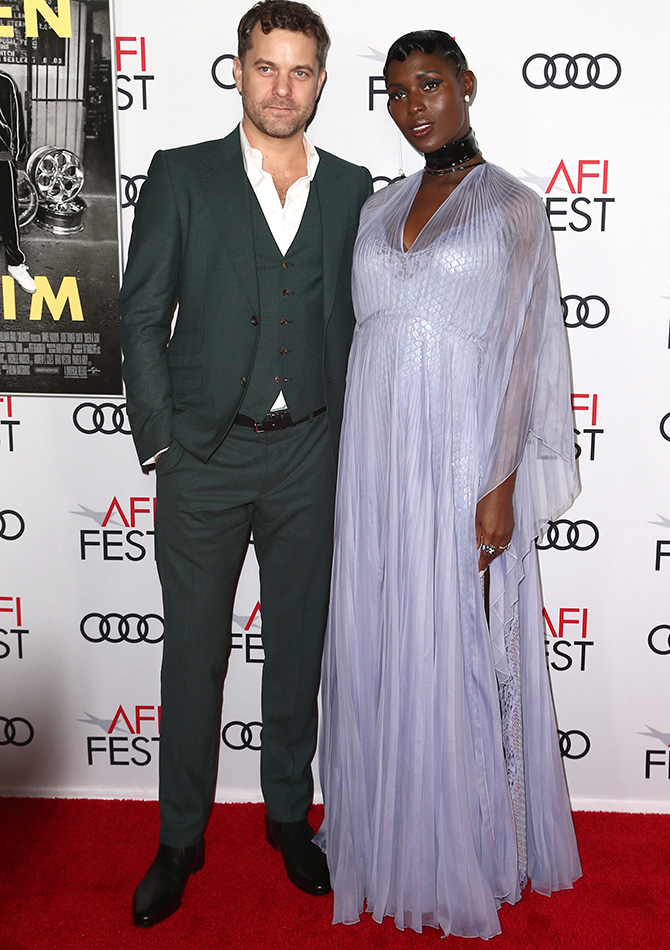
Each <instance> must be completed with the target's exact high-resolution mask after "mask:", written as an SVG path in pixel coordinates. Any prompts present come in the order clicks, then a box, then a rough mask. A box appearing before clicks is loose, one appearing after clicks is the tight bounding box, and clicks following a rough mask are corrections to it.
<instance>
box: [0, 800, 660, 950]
mask: <svg viewBox="0 0 670 950" xmlns="http://www.w3.org/2000/svg"><path fill="white" fill-rule="evenodd" d="M313 817H314V820H315V822H318V821H319V820H320V813H319V812H318V811H317V810H316V809H315V813H314V816H313ZM575 823H576V826H577V836H578V840H579V845H580V852H581V856H582V864H583V868H584V877H583V878H582V879H581V880H579V881H577V884H576V885H575V888H574V890H572V891H563V892H561V893H559V894H555V895H554V896H553V897H551V898H546V897H542V896H540V895H537V894H532V893H530V891H528V890H527V891H526V893H525V895H524V897H523V899H522V900H521V902H520V903H519V904H517V905H516V906H515V907H508V906H507V905H505V906H504V907H503V909H502V911H501V924H502V929H503V933H502V935H501V936H499V937H495V938H494V940H493V941H492V942H491V943H488V944H486V945H487V946H491V947H492V948H494V950H512V948H514V950H525V948H532V950H550V948H551V950H638V948H645V950H647V948H654V950H665V948H669V947H670V901H669V900H668V890H669V889H670V873H669V868H670V815H617V814H599V813H592V812H581V813H577V814H576V815H575ZM157 827H158V808H157V805H155V804H154V803H147V802H119V801H112V802H107V801H102V802H101V801H76V800H75V801H65V800H45V799H14V798H5V799H0V861H1V864H0V867H1V868H2V871H1V872H0V880H1V881H2V885H1V886H0V948H1V950H61V948H62V950H80V948H82V950H112V948H114V950H135V948H142V950H181V948H189V950H200V948H204V950H208V948H210V947H211V948H243V950H256V948H258V950H294V948H300V950H312V948H314V950H330V948H337V950H340V948H341V950H349V948H351V950H358V948H360V950H374V948H382V947H383V948H394V950H395V948H405V947H407V948H412V950H413V948H419V947H425V948H430V947H434V948H435V950H437V948H438V947H440V946H444V947H447V948H448V950H450V948H453V950H460V948H464V947H467V948H469V950H472V948H473V947H474V946H478V945H479V944H478V943H477V942H476V941H472V940H464V939H461V938H457V937H449V938H448V940H447V942H446V943H440V942H439V941H440V940H441V939H442V938H441V937H440V935H439V933H438V932H437V931H435V930H432V929H430V930H426V931H424V933H423V934H415V933H414V932H412V931H405V932H404V933H400V932H399V931H397V930H396V928H395V926H394V924H393V922H392V921H390V920H386V921H385V922H384V923H383V924H382V925H381V926H380V925H379V924H376V923H375V922H374V921H372V920H371V919H370V918H369V917H368V916H367V915H366V916H365V917H364V918H363V920H361V923H360V924H357V925H355V926H351V927H345V926H342V925H338V926H337V927H333V926H332V924H331V923H330V916H331V911H332V898H330V897H327V898H315V897H308V896H307V895H304V894H302V893H301V892H300V891H298V890H296V889H295V888H294V887H293V886H292V885H291V884H289V883H288V881H287V880H286V878H285V876H284V873H283V864H282V862H281V858H280V857H279V855H278V854H277V853H276V852H274V851H272V850H271V849H270V848H269V846H268V845H267V844H266V843H265V839H264V833H263V806H261V805H216V806H215V807H214V811H213V814H212V819H211V821H210V824H209V827H208V831H207V862H206V864H205V867H204V869H203V870H202V871H200V872H199V873H198V874H196V875H195V876H194V877H192V878H191V880H190V883H189V886H188V888H187V890H186V894H185V896H184V903H183V905H182V907H181V909H180V910H179V911H178V912H177V913H176V914H175V915H174V916H173V917H171V918H170V919H169V920H166V921H165V922H163V923H162V924H159V925H158V926H156V927H154V928H153V929H151V930H137V929H136V928H135V927H133V925H132V922H131V914H130V907H131V900H132V894H133V890H134V888H135V885H136V883H137V881H138V880H139V878H140V877H141V876H142V874H143V873H144V871H145V870H146V868H147V866H148V864H149V862H150V860H151V858H152V857H153V854H154V850H155V838H156V833H157ZM481 945H482V946H483V945H484V944H483V943H482V944H481Z"/></svg>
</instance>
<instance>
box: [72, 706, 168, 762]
mask: <svg viewBox="0 0 670 950" xmlns="http://www.w3.org/2000/svg"><path fill="white" fill-rule="evenodd" d="M86 716H87V718H86V719H79V720H78V722H83V723H85V724H86V725H87V726H95V727H96V729H99V730H100V732H101V733H102V735H100V732H96V733H95V734H94V735H89V736H86V760H87V762H88V764H89V765H90V766H94V765H97V764H98V763H104V764H105V765H113V766H116V765H136V766H139V767H140V768H143V767H144V766H145V765H149V763H150V762H151V761H152V760H153V757H154V754H156V753H157V751H158V748H157V745H156V743H158V738H159V735H160V731H161V707H160V706H126V707H124V706H123V705H119V707H118V709H117V710H116V712H115V713H114V715H113V716H112V718H111V719H99V718H98V717H97V716H93V715H91V713H86Z"/></svg>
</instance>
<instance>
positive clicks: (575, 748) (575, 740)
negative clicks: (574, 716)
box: [558, 729, 591, 759]
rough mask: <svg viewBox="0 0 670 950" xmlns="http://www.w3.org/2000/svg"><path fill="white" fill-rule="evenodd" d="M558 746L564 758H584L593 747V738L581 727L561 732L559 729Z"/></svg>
mask: <svg viewBox="0 0 670 950" xmlns="http://www.w3.org/2000/svg"><path fill="white" fill-rule="evenodd" d="M558 746H559V748H560V750H561V755H562V756H563V758H564V759H583V758H584V756H585V755H588V752H589V749H590V748H591V740H590V739H589V737H588V736H587V735H586V733H585V732H581V730H579V729H571V730H570V732H561V730H560V729H559V730H558Z"/></svg>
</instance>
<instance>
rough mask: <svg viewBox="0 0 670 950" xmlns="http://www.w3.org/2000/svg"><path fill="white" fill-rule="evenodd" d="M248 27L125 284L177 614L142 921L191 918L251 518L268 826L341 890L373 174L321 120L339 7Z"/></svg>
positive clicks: (263, 6)
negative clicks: (333, 863) (335, 877)
mask: <svg viewBox="0 0 670 950" xmlns="http://www.w3.org/2000/svg"><path fill="white" fill-rule="evenodd" d="M238 37H239V49H238V54H239V55H238V58H237V59H236V60H235V63H234V73H235V79H236V82H237V86H238V89H239V91H240V93H241V95H242V105H243V111H244V116H243V121H242V125H241V127H240V128H238V129H236V130H235V131H234V132H232V133H231V134H230V135H228V136H227V138H225V139H223V140H220V141H213V142H205V143H202V144H200V145H194V146H189V147H186V148H181V149H174V150H171V151H168V152H158V153H157V154H156V156H155V157H154V160H153V162H152V164H151V168H150V170H149V175H148V178H147V181H146V183H145V185H144V187H143V189H142V193H141V196H140V200H139V202H138V206H137V211H136V215H135V222H134V226H133V236H132V241H131V244H130V251H129V255H128V266H127V269H126V274H125V279H124V284H123V289H122V292H121V297H120V309H121V314H122V323H121V336H122V344H123V350H124V357H125V359H124V379H125V383H126V389H127V401H128V412H129V415H130V421H131V425H132V430H133V437H134V440H135V444H136V447H137V451H138V454H139V458H140V461H141V463H142V464H147V463H150V462H152V461H155V463H156V476H157V479H156V480H157V489H156V491H157V511H156V558H157V562H158V570H159V574H160V578H161V583H162V588H163V605H164V614H165V640H164V652H163V666H162V672H161V688H162V717H161V737H160V792H159V797H160V804H161V831H160V846H159V849H158V852H157V855H156V857H155V859H154V861H153V863H152V864H151V866H150V868H149V871H148V872H147V874H146V875H145V877H144V878H143V879H142V881H141V882H140V884H139V886H138V888H137V890H136V892H135V900H134V908H133V911H134V920H135V923H136V924H137V925H138V926H151V925H152V924H155V923H158V921H160V920H163V919H164V918H165V917H167V916H168V915H169V914H171V913H173V912H174V911H175V910H176V909H177V908H178V907H179V904H180V902H181V898H182V894H183V891H184V888H185V886H186V882H187V880H188V876H189V874H191V873H194V872H195V871H197V870H198V869H199V868H200V867H202V864H203V863H204V837H203V834H204V829H205V825H206V822H207V817H208V814H209V810H210V807H211V802H212V798H213V794H214V786H215V780H216V767H217V760H218V750H219V742H220V738H219V729H220V709H221V687H222V680H223V675H224V671H225V666H226V660H227V655H228V652H229V648H230V638H231V631H230V621H231V613H232V603H233V596H234V592H235V586H236V582H237V578H238V575H239V570H240V567H241V564H242V561H243V559H244V555H245V552H246V550H247V545H248V540H249V533H250V531H253V538H254V545H255V551H256V554H257V557H258V561H259V566H260V583H261V603H262V614H263V645H264V649H265V666H264V671H263V686H262V713H263V735H262V749H261V785H262V788H263V795H264V798H265V802H266V806H267V816H266V836H267V840H268V842H269V843H270V844H271V845H272V846H273V847H275V848H278V849H279V850H280V851H281V854H282V857H283V859H284V863H285V865H286V870H287V873H288V876H289V878H290V879H291V881H293V883H294V884H296V885H297V886H298V887H300V888H301V889H302V890H305V891H307V892H308V893H312V894H326V893H328V892H329V890H330V882H329V878H328V869H327V865H326V863H325V857H324V855H323V854H322V852H321V851H320V850H319V849H318V848H317V847H316V846H315V845H314V844H313V843H312V840H311V839H312V834H313V832H312V829H311V828H310V826H309V824H308V822H307V809H308V807H309V805H310V802H311V799H312V791H313V780H312V771H311V760H312V758H313V755H314V750H315V747H316V731H317V706H316V700H317V692H318V686H319V675H320V665H321V651H322V645H323V635H324V630H325V623H326V614H327V605H328V591H329V581H330V560H331V551H332V519H333V507H334V505H333V500H334V490H335V461H336V456H337V445H338V438H339V429H340V423H341V418H342V404H343V398H344V381H345V372H346V363H347V356H348V351H349V346H350V342H351V336H352V332H353V325H354V317H353V312H352V304H351V290H350V278H351V257H352V249H353V243H354V239H355V236H356V229H357V225H358V217H359V212H360V209H361V206H362V204H363V202H364V201H365V199H366V198H367V197H368V195H369V194H370V191H371V180H370V175H369V173H368V172H367V171H366V170H365V169H362V168H360V167H358V166H354V165H351V164H349V163H347V162H344V161H342V160H341V159H339V158H336V157H335V156H333V155H330V154H328V153H327V152H317V151H316V150H315V149H314V147H313V146H312V145H311V142H310V141H309V139H307V137H306V136H305V134H304V128H305V125H306V123H307V122H308V121H309V119H310V117H311V115H312V113H313V111H314V107H315V104H316V100H317V98H318V95H319V92H320V90H321V86H322V84H323V81H324V79H325V69H324V66H325V57H326V52H327V49H328V45H329V38H328V34H327V32H326V30H325V27H324V25H323V23H322V21H321V19H320V17H318V15H317V14H315V13H313V11H312V10H310V9H309V7H306V6H304V5H303V4H301V3H294V2H290V0H262V2H261V3H257V4H256V6H255V7H253V8H252V9H251V10H250V11H249V12H248V13H247V14H245V16H244V17H243V18H242V21H241V22H240V26H239V29H238ZM175 305H178V312H177V318H176V322H175V325H174V331H173V333H172V336H170V332H171V325H172V319H173V314H174V310H175Z"/></svg>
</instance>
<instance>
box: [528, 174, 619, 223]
mask: <svg viewBox="0 0 670 950" xmlns="http://www.w3.org/2000/svg"><path fill="white" fill-rule="evenodd" d="M522 170H523V173H524V177H521V176H519V177H520V180H521V181H524V182H526V183H528V184H530V185H534V186H535V187H536V188H537V189H538V190H539V191H540V193H541V195H542V197H543V200H544V203H545V207H546V210H547V217H548V218H549V225H550V227H551V230H552V231H577V232H582V231H588V230H589V229H590V228H591V227H593V228H594V229H595V230H596V231H605V230H606V229H607V224H608V222H609V206H610V205H612V204H614V201H615V199H614V198H612V197H610V195H609V194H608V190H609V159H600V158H582V159H579V160H578V161H577V162H571V163H569V164H568V163H566V162H564V161H563V159H561V160H560V161H559V163H558V165H557V166H556V168H555V170H554V172H553V174H552V175H551V177H550V178H543V177H542V176H539V175H534V174H532V173H531V172H529V171H527V170H526V169H525V168H524V169H522ZM556 192H559V194H556ZM572 195H575V196H576V197H574V198H573V197H571V196H572Z"/></svg>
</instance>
